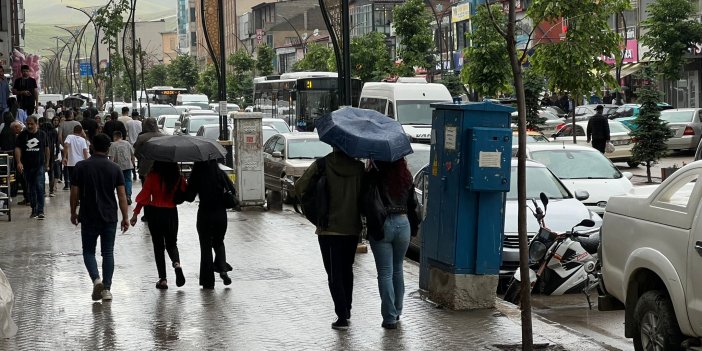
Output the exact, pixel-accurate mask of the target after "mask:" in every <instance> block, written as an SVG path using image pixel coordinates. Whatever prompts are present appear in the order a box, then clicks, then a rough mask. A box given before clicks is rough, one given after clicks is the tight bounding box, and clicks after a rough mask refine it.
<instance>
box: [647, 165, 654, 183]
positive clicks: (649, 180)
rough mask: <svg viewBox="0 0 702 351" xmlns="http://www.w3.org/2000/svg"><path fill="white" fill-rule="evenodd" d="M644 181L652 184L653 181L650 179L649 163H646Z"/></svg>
mask: <svg viewBox="0 0 702 351" xmlns="http://www.w3.org/2000/svg"><path fill="white" fill-rule="evenodd" d="M646 181H647V182H649V183H653V180H652V179H651V161H646Z"/></svg>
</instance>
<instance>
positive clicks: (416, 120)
mask: <svg viewBox="0 0 702 351" xmlns="http://www.w3.org/2000/svg"><path fill="white" fill-rule="evenodd" d="M435 102H441V101H429V100H397V120H398V121H399V122H400V124H426V125H431V110H432V109H431V106H429V105H430V104H432V103H435Z"/></svg>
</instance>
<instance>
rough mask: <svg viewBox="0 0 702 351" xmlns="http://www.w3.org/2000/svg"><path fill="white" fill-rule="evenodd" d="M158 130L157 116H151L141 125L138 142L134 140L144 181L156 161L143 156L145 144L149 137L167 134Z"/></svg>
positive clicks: (135, 151)
mask: <svg viewBox="0 0 702 351" xmlns="http://www.w3.org/2000/svg"><path fill="white" fill-rule="evenodd" d="M165 135H166V134H163V133H161V132H159V131H158V124H157V123H156V118H153V117H149V118H147V119H145V120H144V122H143V123H142V126H141V134H139V137H137V140H136V142H134V155H136V157H137V161H138V162H137V170H138V173H139V179H141V182H142V183H143V182H144V180H145V179H146V174H147V173H149V171H150V170H151V166H152V165H153V164H154V161H152V160H147V159H145V158H143V157H142V156H141V152H142V150H143V149H144V144H146V142H147V141H149V139H151V138H153V137H157V136H165ZM141 220H142V221H146V215H144V216H141Z"/></svg>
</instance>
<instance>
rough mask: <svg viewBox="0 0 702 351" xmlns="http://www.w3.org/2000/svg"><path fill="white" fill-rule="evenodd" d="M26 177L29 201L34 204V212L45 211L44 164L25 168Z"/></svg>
mask: <svg viewBox="0 0 702 351" xmlns="http://www.w3.org/2000/svg"><path fill="white" fill-rule="evenodd" d="M24 179H25V180H26V181H27V193H28V195H29V203H30V204H32V213H36V214H39V213H44V195H45V194H44V181H45V180H46V177H45V176H44V166H39V168H25V169H24Z"/></svg>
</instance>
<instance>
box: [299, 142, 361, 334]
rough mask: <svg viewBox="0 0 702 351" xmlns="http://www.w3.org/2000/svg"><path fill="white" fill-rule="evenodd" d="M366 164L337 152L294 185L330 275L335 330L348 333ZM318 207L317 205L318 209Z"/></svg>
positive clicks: (320, 161)
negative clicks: (335, 318) (314, 228)
mask: <svg viewBox="0 0 702 351" xmlns="http://www.w3.org/2000/svg"><path fill="white" fill-rule="evenodd" d="M364 172H365V171H364V166H363V163H362V162H360V161H358V160H355V159H353V158H351V157H350V156H348V155H347V154H345V153H344V152H342V151H341V150H338V149H336V148H335V149H334V150H333V151H332V152H331V153H329V154H328V155H326V156H325V157H323V158H320V159H318V160H317V161H315V162H314V163H313V164H312V165H311V166H310V167H309V168H307V170H306V171H305V173H304V174H303V175H302V177H300V179H298V181H297V182H296V183H295V192H296V194H297V196H298V197H299V198H300V199H301V203H302V207H303V211H306V212H307V217H308V219H310V216H309V214H311V212H314V214H315V215H316V217H317V218H313V219H315V220H312V222H313V224H315V226H316V227H317V229H316V234H317V240H318V241H319V248H320V251H321V254H322V261H323V263H324V269H325V270H326V272H327V279H328V281H329V291H330V292H331V296H332V300H333V301H334V312H335V313H336V316H337V320H336V322H334V323H332V324H331V327H332V329H335V330H346V329H348V327H349V323H348V319H349V318H351V301H352V295H353V262H354V259H355V257H356V246H357V244H358V236H359V235H360V234H361V230H362V224H361V212H360V208H359V200H360V195H361V188H362V180H363V177H364ZM315 204H316V206H315Z"/></svg>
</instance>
